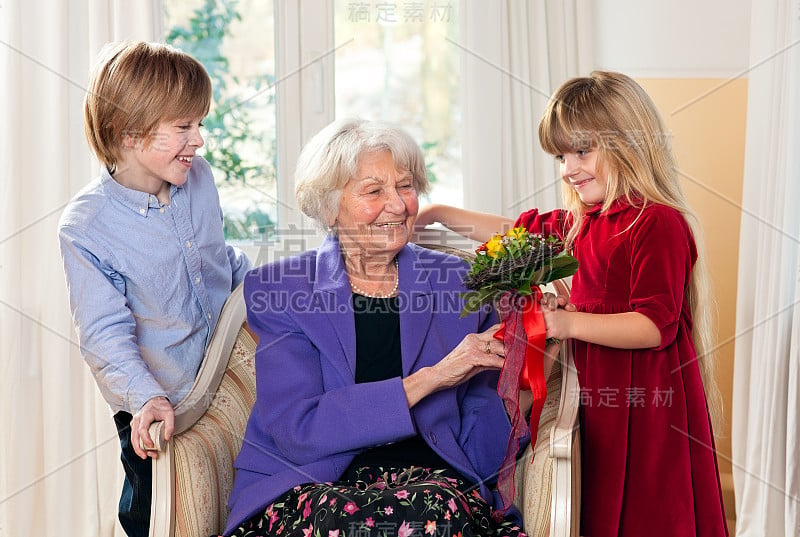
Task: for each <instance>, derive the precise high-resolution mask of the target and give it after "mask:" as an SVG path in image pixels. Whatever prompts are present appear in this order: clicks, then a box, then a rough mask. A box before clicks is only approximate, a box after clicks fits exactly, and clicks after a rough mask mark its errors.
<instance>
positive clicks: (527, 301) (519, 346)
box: [494, 287, 547, 509]
mask: <svg viewBox="0 0 800 537" xmlns="http://www.w3.org/2000/svg"><path fill="white" fill-rule="evenodd" d="M533 291H534V292H533V294H531V295H527V296H521V295H519V294H518V293H516V292H513V291H512V292H508V293H505V294H503V295H502V296H501V297H500V300H499V302H498V305H497V310H498V312H499V313H500V319H501V321H502V324H501V325H500V329H499V330H498V331H497V332H496V333H495V335H494V337H495V339H499V340H500V341H502V342H503V346H504V349H505V355H506V358H505V363H504V364H503V369H502V371H501V372H500V380H499V382H498V384H497V394H498V395H499V396H500V397H501V398H502V399H503V404H504V405H505V408H506V412H507V413H508V415H509V417H510V419H511V436H510V437H509V439H508V446H507V448H506V455H505V458H504V459H503V464H502V465H501V467H500V473H499V474H498V477H497V489H498V491H499V492H500V497H501V498H502V500H503V508H504V509H507V508H508V506H509V505H511V503H513V501H514V472H515V470H516V467H517V453H518V452H519V440H520V438H522V437H523V436H525V435H526V434H527V433H528V431H529V430H530V431H535V430H536V427H534V426H533V425H534V424H536V425H537V426H538V424H539V415H540V414H541V413H542V407H543V406H544V401H545V399H546V398H547V384H546V382H545V378H544V348H545V343H546V340H547V328H546V327H545V324H544V316H543V315H542V310H541V305H540V302H541V299H542V292H541V290H540V289H539V288H538V287H534V288H533ZM528 389H529V390H531V392H532V394H533V407H532V408H531V420H530V424H531V425H530V428H529V427H528V424H527V423H525V420H524V419H522V415H521V413H520V408H519V392H520V390H528ZM531 436H532V437H533V436H534V435H533V433H531ZM531 441H532V442H535V438H531Z"/></svg>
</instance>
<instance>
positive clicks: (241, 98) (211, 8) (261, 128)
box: [164, 0, 277, 242]
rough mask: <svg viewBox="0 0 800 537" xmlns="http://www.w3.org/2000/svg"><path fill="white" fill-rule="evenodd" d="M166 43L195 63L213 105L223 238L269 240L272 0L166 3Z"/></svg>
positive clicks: (209, 136) (209, 137)
mask: <svg viewBox="0 0 800 537" xmlns="http://www.w3.org/2000/svg"><path fill="white" fill-rule="evenodd" d="M164 12H165V13H164V14H165V23H166V24H165V28H166V32H167V33H166V37H165V41H166V42H167V43H169V44H171V45H173V46H175V47H176V48H179V49H181V50H184V51H186V52H188V53H189V54H191V55H192V56H194V57H195V58H197V59H198V60H199V61H200V62H201V63H202V64H203V65H204V66H205V68H206V70H207V71H208V74H209V75H210V76H211V82H212V85H213V90H214V102H213V103H212V105H211V106H212V108H211V111H210V112H209V114H208V116H207V117H206V119H205V120H204V123H205V129H206V130H205V132H204V137H205V146H204V147H203V148H201V150H200V151H198V153H200V154H202V155H203V156H204V157H205V158H206V159H207V160H208V161H209V162H210V163H211V166H212V168H213V170H214V177H215V179H216V182H217V187H218V188H219V193H220V201H221V203H222V211H223V214H224V218H225V238H226V239H228V240H233V241H236V240H242V241H247V242H252V241H254V240H263V239H266V238H267V236H268V235H269V234H270V233H271V232H272V230H274V228H275V226H276V223H277V222H276V221H277V199H276V198H277V189H276V183H275V177H276V174H275V138H276V137H275V91H274V81H275V77H274V73H275V42H274V38H273V36H274V35H275V31H274V11H273V3H272V2H271V1H264V0H241V1H236V0H227V1H221V0H165V2H164Z"/></svg>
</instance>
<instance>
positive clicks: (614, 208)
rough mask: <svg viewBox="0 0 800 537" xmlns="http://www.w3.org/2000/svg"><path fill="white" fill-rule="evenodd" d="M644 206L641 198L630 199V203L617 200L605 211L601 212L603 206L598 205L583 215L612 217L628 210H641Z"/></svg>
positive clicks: (622, 199) (620, 199)
mask: <svg viewBox="0 0 800 537" xmlns="http://www.w3.org/2000/svg"><path fill="white" fill-rule="evenodd" d="M644 205H645V201H644V200H643V199H642V198H638V197H637V198H632V199H631V200H630V201H628V200H626V199H625V198H617V199H615V200H614V201H613V202H612V203H611V206H610V207H609V208H608V210H607V211H602V208H603V205H602V204H600V203H598V204H596V205H592V206H591V207H588V208H587V209H586V210H585V211H584V212H583V214H584V215H585V216H596V215H600V214H602V215H604V216H612V215H615V214H618V213H621V212H624V211H627V210H628V209H641V208H642V207H643V206H644Z"/></svg>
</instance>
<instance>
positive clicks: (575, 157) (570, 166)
mask: <svg viewBox="0 0 800 537" xmlns="http://www.w3.org/2000/svg"><path fill="white" fill-rule="evenodd" d="M556 160H558V162H559V163H560V167H561V179H563V180H564V182H565V183H567V184H568V185H569V186H570V187H572V188H573V189H574V190H575V192H577V193H578V196H579V197H580V199H581V201H582V202H583V203H585V204H586V205H597V204H598V203H601V204H602V203H603V202H604V201H605V199H606V188H607V184H608V179H607V177H606V173H605V170H603V169H602V167H600V168H598V166H597V150H596V149H588V150H576V151H572V152H568V153H563V154H561V155H556Z"/></svg>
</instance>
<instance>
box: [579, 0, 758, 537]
mask: <svg viewBox="0 0 800 537" xmlns="http://www.w3.org/2000/svg"><path fill="white" fill-rule="evenodd" d="M592 9H593V11H594V13H593V15H594V18H595V21H596V26H595V36H594V42H595V46H594V52H595V65H596V66H597V68H600V69H611V70H616V71H622V72H625V73H627V74H629V75H631V76H633V77H635V78H636V79H637V80H638V81H639V82H640V83H641V84H642V86H643V87H644V88H645V90H646V91H647V92H648V93H649V94H650V95H651V97H652V98H653V100H654V101H655V103H656V105H657V106H658V107H659V109H660V110H661V112H662V115H663V116H664V119H665V121H666V123H667V127H668V128H669V129H670V131H671V132H672V135H673V138H672V140H673V144H674V148H675V152H676V155H677V159H678V165H679V168H680V172H681V177H682V180H683V186H684V191H685V192H686V194H687V196H688V198H689V202H690V203H691V205H692V207H693V208H694V209H695V211H696V212H697V213H698V215H699V217H700V219H701V220H702V224H703V228H704V231H705V243H706V244H705V247H706V259H707V261H708V266H709V269H710V272H711V277H712V285H713V290H714V293H715V297H716V302H717V304H716V307H717V312H718V332H717V341H718V344H719V347H718V354H717V364H718V374H717V382H718V383H719V385H720V388H721V390H722V393H723V400H724V405H725V420H724V421H725V426H724V430H722V431H717V445H716V447H717V453H718V460H719V469H720V474H721V480H722V488H723V493H724V495H725V500H726V501H725V503H726V506H725V507H726V512H727V515H728V518H729V524H730V526H731V528H730V529H731V533H732V534H733V529H734V528H733V522H734V519H735V512H734V499H733V478H732V474H731V471H732V466H731V441H730V431H731V407H732V404H731V402H732V389H733V356H734V342H733V340H734V335H735V321H736V285H737V283H736V280H737V266H738V255H739V223H740V218H741V199H742V179H743V174H744V143H745V123H746V111H747V79H746V75H747V67H748V63H749V50H748V48H749V47H748V44H749V33H750V9H751V2H750V1H749V0H732V1H729V2H728V1H726V2H723V1H720V0H707V1H704V2H700V3H695V2H690V1H687V0H677V1H673V2H669V3H667V2H659V3H654V2H653V3H651V2H635V1H632V0H597V1H596V2H594V3H593V4H592Z"/></svg>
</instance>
